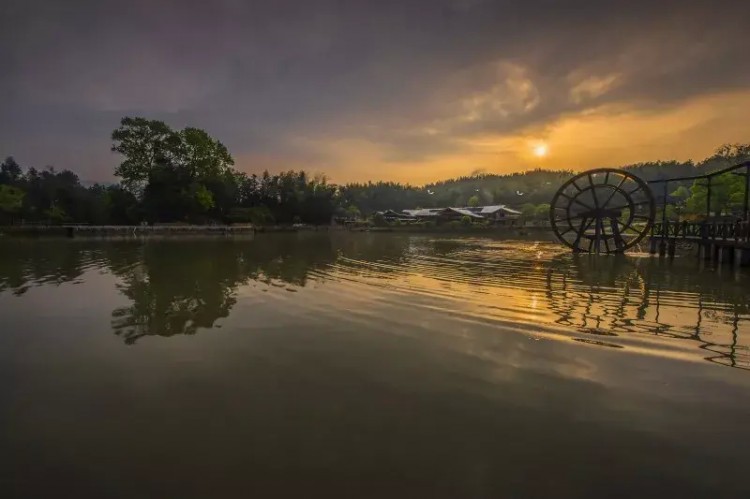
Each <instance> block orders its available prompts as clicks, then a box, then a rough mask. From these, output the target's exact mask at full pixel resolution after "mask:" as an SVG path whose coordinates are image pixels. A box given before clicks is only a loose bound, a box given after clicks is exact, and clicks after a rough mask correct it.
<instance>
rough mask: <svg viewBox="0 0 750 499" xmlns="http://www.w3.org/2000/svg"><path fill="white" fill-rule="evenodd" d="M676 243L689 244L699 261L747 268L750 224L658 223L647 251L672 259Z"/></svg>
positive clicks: (749, 259)
mask: <svg viewBox="0 0 750 499" xmlns="http://www.w3.org/2000/svg"><path fill="white" fill-rule="evenodd" d="M679 242H687V243H691V244H693V245H694V246H695V248H696V256H698V258H701V259H703V260H711V261H713V262H716V263H718V264H732V265H735V266H746V265H750V223H748V222H745V221H737V222H670V221H666V222H658V223H655V224H654V225H653V226H652V228H651V237H650V244H649V252H650V253H651V254H657V253H658V254H659V256H667V257H669V258H674V256H675V251H676V248H677V244H678V243H679Z"/></svg>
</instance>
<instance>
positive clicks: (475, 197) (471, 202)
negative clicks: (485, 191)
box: [466, 194, 479, 208]
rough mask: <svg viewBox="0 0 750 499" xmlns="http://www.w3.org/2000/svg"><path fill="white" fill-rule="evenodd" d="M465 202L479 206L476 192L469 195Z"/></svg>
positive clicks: (472, 205)
mask: <svg viewBox="0 0 750 499" xmlns="http://www.w3.org/2000/svg"><path fill="white" fill-rule="evenodd" d="M466 204H467V205H468V206H471V207H473V208H474V207H477V206H479V196H477V195H476V194H474V195H473V196H471V197H470V198H469V201H467V203H466Z"/></svg>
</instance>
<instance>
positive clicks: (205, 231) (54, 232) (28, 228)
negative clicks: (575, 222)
mask: <svg viewBox="0 0 750 499" xmlns="http://www.w3.org/2000/svg"><path fill="white" fill-rule="evenodd" d="M332 231H336V232H390V233H405V234H487V235H496V234H506V235H519V236H523V235H528V234H530V233H547V232H550V231H551V229H550V228H549V227H540V226H527V227H492V226H490V227H487V226H476V227H472V226H468V227H463V226H462V227H447V226H446V227H440V226H433V227H422V226H394V227H346V226H342V225H266V226H254V225H151V226H149V225H74V224H70V225H12V226H2V227H0V236H11V237H12V236H28V237H35V236H57V237H96V236H103V237H108V236H121V237H122V236H124V237H132V236H152V235H153V236H195V235H209V236H233V235H252V234H263V233H277V232H332Z"/></svg>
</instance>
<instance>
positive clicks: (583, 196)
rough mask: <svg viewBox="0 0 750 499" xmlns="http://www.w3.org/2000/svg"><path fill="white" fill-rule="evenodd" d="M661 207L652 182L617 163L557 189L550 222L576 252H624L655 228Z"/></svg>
mask: <svg viewBox="0 0 750 499" xmlns="http://www.w3.org/2000/svg"><path fill="white" fill-rule="evenodd" d="M655 213H656V207H655V205H654V198H653V195H652V194H651V189H649V187H648V184H646V182H644V181H643V180H641V179H640V178H638V177H637V176H635V175H633V174H632V173H629V172H627V171H623V170H617V169H614V168H599V169H596V170H589V171H586V172H583V173H580V174H578V175H576V176H575V177H573V178H571V179H570V180H568V181H567V182H565V183H564V184H563V185H562V187H560V189H559V190H558V191H557V193H555V197H554V198H552V203H551V206H550V222H551V224H552V229H553V230H554V231H555V235H557V237H558V239H560V241H562V242H563V243H564V244H565V245H567V246H569V247H570V248H571V249H572V250H573V251H576V252H588V253H622V252H623V251H625V250H627V249H628V248H631V247H633V246H635V245H636V244H638V242H640V241H641V239H643V238H644V237H645V236H646V235H647V234H648V233H649V231H650V230H651V226H652V225H653V223H654V216H655Z"/></svg>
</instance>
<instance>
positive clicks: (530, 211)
mask: <svg viewBox="0 0 750 499" xmlns="http://www.w3.org/2000/svg"><path fill="white" fill-rule="evenodd" d="M534 216H536V206H535V205H534V204H533V203H524V204H523V205H521V217H522V218H524V219H525V220H530V219H532V218H534Z"/></svg>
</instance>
